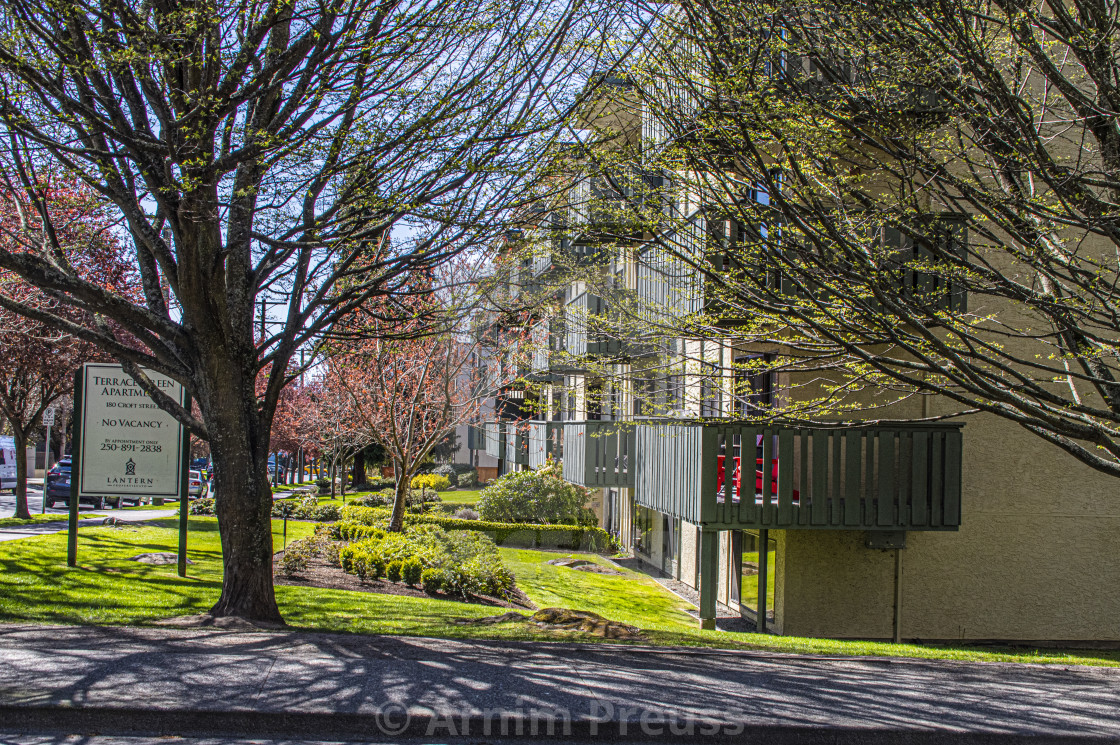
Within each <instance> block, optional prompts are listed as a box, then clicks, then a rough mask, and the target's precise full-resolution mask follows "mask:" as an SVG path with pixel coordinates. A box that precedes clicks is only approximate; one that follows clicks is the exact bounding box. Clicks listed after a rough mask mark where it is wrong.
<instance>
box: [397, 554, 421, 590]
mask: <svg viewBox="0 0 1120 745" xmlns="http://www.w3.org/2000/svg"><path fill="white" fill-rule="evenodd" d="M423 573H424V565H423V564H421V563H420V561H419V560H418V559H408V560H407V561H405V562H404V563H403V564H402V565H401V576H402V577H403V578H404V581H405V584H407V585H409V586H410V587H415V586H416V585H418V584H420V577H421V576H422V575H423Z"/></svg>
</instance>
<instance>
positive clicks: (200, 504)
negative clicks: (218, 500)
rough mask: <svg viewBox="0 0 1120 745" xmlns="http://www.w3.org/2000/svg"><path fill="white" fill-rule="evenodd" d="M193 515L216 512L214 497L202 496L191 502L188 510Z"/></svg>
mask: <svg viewBox="0 0 1120 745" xmlns="http://www.w3.org/2000/svg"><path fill="white" fill-rule="evenodd" d="M187 511H188V512H190V514H192V515H213V514H214V499H213V498H212V497H202V498H200V499H196V500H194V501H193V502H191V504H190V507H189V508H188V510H187Z"/></svg>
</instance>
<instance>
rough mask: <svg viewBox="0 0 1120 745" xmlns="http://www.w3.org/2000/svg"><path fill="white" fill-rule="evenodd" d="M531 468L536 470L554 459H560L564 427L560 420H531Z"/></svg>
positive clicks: (529, 456)
mask: <svg viewBox="0 0 1120 745" xmlns="http://www.w3.org/2000/svg"><path fill="white" fill-rule="evenodd" d="M528 431H529V453H528V462H529V468H532V469H533V470H534V471H535V470H536V469H538V468H543V467H544V465H545V464H546V463H547V462H548V461H549V459H552V460H554V461H559V460H560V458H561V455H562V451H561V444H562V442H563V440H562V439H561V435H562V434H563V427H562V426H561V423H560V422H529V423H528Z"/></svg>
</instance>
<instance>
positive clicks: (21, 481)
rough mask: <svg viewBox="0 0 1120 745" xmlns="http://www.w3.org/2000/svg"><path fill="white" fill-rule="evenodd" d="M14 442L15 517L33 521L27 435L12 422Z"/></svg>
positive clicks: (45, 490) (45, 492) (44, 496)
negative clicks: (29, 492) (28, 500)
mask: <svg viewBox="0 0 1120 745" xmlns="http://www.w3.org/2000/svg"><path fill="white" fill-rule="evenodd" d="M12 440H14V441H15V444H16V489H15V492H16V512H15V517H19V518H23V519H24V520H30V519H31V511H30V510H28V509H27V433H26V432H24V431H23V429H22V428H20V427H18V426H17V425H16V424H15V422H12ZM46 498H47V485H46V479H45V478H44V479H43V499H46Z"/></svg>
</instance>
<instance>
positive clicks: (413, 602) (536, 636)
mask: <svg viewBox="0 0 1120 745" xmlns="http://www.w3.org/2000/svg"><path fill="white" fill-rule="evenodd" d="M176 524H177V522H176V520H175V519H174V518H167V519H162V520H153V521H150V522H149V523H145V524H140V525H129V526H122V527H110V526H106V527H100V526H99V527H95V528H83V529H82V531H81V533H80V540H79V553H78V559H79V566H78V567H75V568H69V567H67V566H66V535H65V533H59V534H54V535H49V536H37V537H34V538H25V539H20V540H17V541H8V542H5V543H0V621H6V622H30V623H64V624H74V623H77V624H115V625H124V624H144V623H150V622H152V621H155V620H158V619H161V618H168V617H172V616H179V615H187V614H193V613H200V612H203V611H205V610H207V609H208V608H210V606H211V605H213V603H214V602H215V601H216V600H217V598H218V595H219V593H220V588H221V572H222V565H221V544H220V541H219V539H218V532H217V521H216V520H215V519H214V518H212V517H192V518H191V520H190V523H189V527H190V531H191V532H190V538H189V553H188V556H189V557H190V559H191V560H192V561H194V562H195V563H194V564H192V565H191V566H190V567H188V572H189V576H188V577H186V578H181V577H178V576H177V575H176V573H175V566H174V565H167V566H149V565H145V564H139V563H136V562H133V561H128V558H129V557H130V556H134V555H136V554H138V553H145V552H150V551H170V552H174V551H175V550H176V548H175V547H176V541H177V533H176V530H175V527H176ZM280 529H281V521H279V520H274V521H273V539H274V542H275V545H276V546H277V548H279V547H280V543H281V539H280ZM312 529H313V525H312V524H310V523H301V522H294V521H289V523H288V540H289V541H291V540H295V539H297V538H300V537H303V536H305V535H307V534H309V533H310V532H311V530H312ZM501 553H502V558H503V560H504V561H505V562H506V563H507V564H508V565H509V566H510V568H511V569H512V570H513V572H514V573H515V575H516V576H517V579H518V585H519V586H520V587H521V588H522V589H523V590H524V591H525V592H526V594H527V595H528V596H529V597H530V598H532V599H533V601H534V602H536V603H537V604H538V605H540V606H542V607H546V606H563V607H568V608H576V609H581V610H589V611H593V612H596V613H599V614H601V615H603V616H606V617H608V618H611V619H613V620H617V621H622V622H625V623H629V624H633V625H636V626H639V627H641V628H642V629H643V630H644V632H645V635H646V637H647V642H646V643H648V644H653V645H679V646H690V647H716V648H722V649H748V650H765V651H772V652H797V653H808V654H825V655H873V656H885V657H920V658H927V659H952V660H963V661H985V662H989V661H1004V662H1050V663H1061V664H1081V665H1109V666H1116V665H1120V651H1087V650H1029V649H1014V648H1001V649H996V648H991V647H963V646H958V647H940V646H932V645H915V644H900V645H896V644H889V643H881V642H858V641H833V640H829V639H803V638H794V637H778V636H769V635H764V634H733V633H727V632H713V631H700V630H699V629H697V628H696V621H695V620H694V619H693V617H692V616H690V615H689V614H688V613H687V609H688V608H689V606H688V604H686V603H685V602H684V601H682V600H680V599H679V598H677V597H676V596H675V595H673V594H671V593H669V592H668V591H666V590H665V589H664V588H662V587H661V586H660V585H658V584H657V583H656V582H654V581H653V580H652V579H650V578H649V577H646V576H645V575H642V574H638V573H635V572H631V571H629V570H621V571H622V574H621V575H618V576H609V575H599V574H593V573H588V572H577V571H574V570H571V569H566V568H562V567H555V566H550V565H549V564H547V563H546V562H547V561H548V560H549V559H552V558H556V557H559V556H564V555H571V556H576V557H578V558H586V559H589V560H591V561H596V562H598V563H602V564H607V563H608V562H606V560H605V559H602V558H601V557H598V556H593V555H587V554H560V553H553V552H544V551H531V550H525V549H501ZM276 598H277V602H278V603H279V605H280V609H281V612H282V613H283V614H284V617H285V619H286V620H287V621H288V623H289V625H291V626H292V627H295V628H300V629H306V630H316V631H335V632H347V633H362V634H407V635H414V636H433V637H445V638H476V639H511V640H517V639H533V640H538V641H540V640H546V641H548V640H578V641H593V640H591V639H588V638H587V637H584V636H573V635H571V633H570V632H545V631H541V630H540V629H538V628H537V627H535V626H529V625H526V624H517V623H507V624H498V625H494V626H462V625H456V624H453V623H452V621H454V620H455V619H459V618H477V617H481V616H489V615H494V614H496V613H500V612H502V611H501V609H497V608H492V607H488V606H483V605H473V604H467V603H460V602H456V601H453V600H445V599H438V598H426V597H425V598H417V597H404V596H395V595H378V594H374V593H360V592H351V591H346V590H328V589H318V588H305V587H296V586H285V585H280V586H277V588H276ZM600 643H605V642H600Z"/></svg>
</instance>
